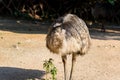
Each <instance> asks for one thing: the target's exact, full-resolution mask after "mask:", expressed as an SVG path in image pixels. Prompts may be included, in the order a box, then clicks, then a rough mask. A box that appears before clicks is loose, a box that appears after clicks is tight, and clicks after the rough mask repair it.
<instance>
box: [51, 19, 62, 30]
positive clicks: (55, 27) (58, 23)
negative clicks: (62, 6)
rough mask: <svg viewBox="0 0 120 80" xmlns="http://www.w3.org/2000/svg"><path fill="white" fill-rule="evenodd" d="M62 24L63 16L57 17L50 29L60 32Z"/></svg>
mask: <svg viewBox="0 0 120 80" xmlns="http://www.w3.org/2000/svg"><path fill="white" fill-rule="evenodd" d="M62 24H63V17H60V18H58V19H57V20H55V22H54V23H53V25H52V29H53V30H54V31H55V32H61V31H62Z"/></svg>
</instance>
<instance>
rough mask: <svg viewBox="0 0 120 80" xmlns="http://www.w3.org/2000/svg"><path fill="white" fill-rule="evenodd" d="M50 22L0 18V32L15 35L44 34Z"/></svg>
mask: <svg viewBox="0 0 120 80" xmlns="http://www.w3.org/2000/svg"><path fill="white" fill-rule="evenodd" d="M49 25H50V22H40V21H27V20H19V19H7V18H2V17H0V30H3V31H12V32H15V33H27V34H46V33H47V30H48V27H49Z"/></svg>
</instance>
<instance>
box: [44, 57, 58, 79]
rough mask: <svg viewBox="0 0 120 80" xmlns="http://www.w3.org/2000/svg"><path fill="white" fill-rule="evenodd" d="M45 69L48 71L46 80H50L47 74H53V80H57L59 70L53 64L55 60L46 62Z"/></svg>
mask: <svg viewBox="0 0 120 80" xmlns="http://www.w3.org/2000/svg"><path fill="white" fill-rule="evenodd" d="M43 68H44V69H45V71H46V80H49V79H47V74H48V73H50V74H51V76H52V80H56V75H57V68H56V67H55V65H54V64H53V59H52V58H50V59H49V60H45V61H44V64H43Z"/></svg>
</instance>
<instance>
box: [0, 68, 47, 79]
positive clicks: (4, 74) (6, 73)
mask: <svg viewBox="0 0 120 80" xmlns="http://www.w3.org/2000/svg"><path fill="white" fill-rule="evenodd" d="M44 74H45V72H44V71H40V70H31V69H21V68H14V67H0V80H29V79H30V80H35V79H37V80H41V78H42V76H43V75H44Z"/></svg>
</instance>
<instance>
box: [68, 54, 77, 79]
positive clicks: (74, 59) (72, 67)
mask: <svg viewBox="0 0 120 80" xmlns="http://www.w3.org/2000/svg"><path fill="white" fill-rule="evenodd" d="M75 62H76V54H72V66H71V72H70V78H69V80H72V77H73V71H74V64H75Z"/></svg>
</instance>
